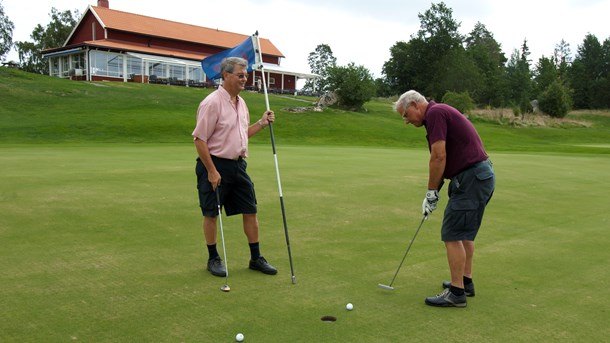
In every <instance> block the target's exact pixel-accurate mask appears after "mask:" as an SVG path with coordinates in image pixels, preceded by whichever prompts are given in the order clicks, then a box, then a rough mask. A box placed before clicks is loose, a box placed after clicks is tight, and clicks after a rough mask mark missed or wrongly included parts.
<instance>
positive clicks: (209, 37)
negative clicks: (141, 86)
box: [90, 6, 284, 57]
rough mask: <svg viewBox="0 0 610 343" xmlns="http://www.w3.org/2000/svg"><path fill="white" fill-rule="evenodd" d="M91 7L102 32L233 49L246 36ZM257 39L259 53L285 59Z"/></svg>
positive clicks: (273, 47) (277, 51) (277, 50)
mask: <svg viewBox="0 0 610 343" xmlns="http://www.w3.org/2000/svg"><path fill="white" fill-rule="evenodd" d="M90 8H91V11H92V12H93V14H94V15H95V16H96V17H97V18H98V20H99V21H100V23H101V24H102V25H103V26H104V28H105V29H112V30H119V31H125V32H132V33H137V34H142V35H148V36H153V37H163V38H169V39H175V40H179V41H185V42H192V43H197V44H204V45H211V46H217V47H221V48H232V47H234V46H236V45H238V44H240V43H241V42H243V41H244V40H245V39H246V38H248V37H249V36H247V35H242V34H238V33H233V32H227V31H221V30H218V29H210V28H207V27H202V26H196V25H190V24H183V23H179V22H175V21H170V20H165V19H158V18H153V17H147V16H144V15H139V14H133V13H128V12H122V11H117V10H113V9H109V8H106V7H99V6H90ZM259 39H260V44H261V50H262V52H263V53H264V54H265V55H271V56H277V57H284V55H283V54H282V53H281V52H280V51H279V49H278V48H276V47H275V45H273V43H271V41H270V40H268V39H266V38H259Z"/></svg>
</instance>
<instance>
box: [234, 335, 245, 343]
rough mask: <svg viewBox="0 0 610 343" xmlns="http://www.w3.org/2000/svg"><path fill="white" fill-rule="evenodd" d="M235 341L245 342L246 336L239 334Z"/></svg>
mask: <svg viewBox="0 0 610 343" xmlns="http://www.w3.org/2000/svg"><path fill="white" fill-rule="evenodd" d="M235 340H236V341H238V342H241V341H243V340H244V335H243V334H241V333H238V334H237V335H236V336H235Z"/></svg>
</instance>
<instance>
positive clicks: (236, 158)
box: [212, 155, 246, 161]
mask: <svg viewBox="0 0 610 343" xmlns="http://www.w3.org/2000/svg"><path fill="white" fill-rule="evenodd" d="M212 158H218V159H221V160H227V161H241V160H244V159H246V158H245V157H243V156H238V157H235V158H224V157H218V156H215V155H212Z"/></svg>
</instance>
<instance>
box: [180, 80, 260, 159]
mask: <svg viewBox="0 0 610 343" xmlns="http://www.w3.org/2000/svg"><path fill="white" fill-rule="evenodd" d="M249 124H250V112H248V107H247V106H246V102H245V101H244V99H242V98H241V97H240V96H239V95H238V96H237V110H236V109H235V108H234V107H233V104H232V103H231V96H230V95H229V93H228V92H227V91H226V90H225V89H224V88H223V87H218V89H217V90H215V91H214V92H212V93H211V94H210V95H208V96H207V97H206V98H205V99H203V101H202V102H201V103H200V104H199V108H198V109H197V125H196V126H195V130H193V133H192V135H193V139H195V138H199V139H201V140H202V141H204V142H206V143H207V145H208V149H209V150H210V154H211V155H214V156H217V157H222V158H227V159H231V160H235V159H237V158H238V157H240V156H241V157H248V126H249Z"/></svg>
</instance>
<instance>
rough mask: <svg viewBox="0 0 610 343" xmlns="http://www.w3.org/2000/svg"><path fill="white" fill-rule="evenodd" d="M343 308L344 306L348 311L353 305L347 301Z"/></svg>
mask: <svg viewBox="0 0 610 343" xmlns="http://www.w3.org/2000/svg"><path fill="white" fill-rule="evenodd" d="M345 308H346V309H347V310H348V311H351V310H353V309H354V305H352V303H347V305H345Z"/></svg>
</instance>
